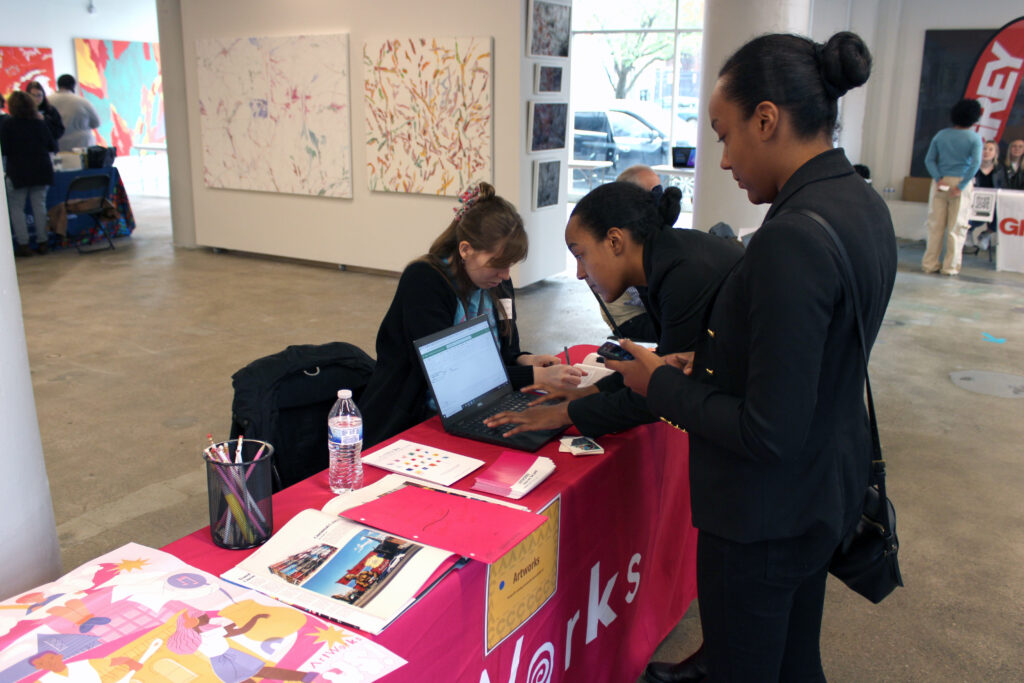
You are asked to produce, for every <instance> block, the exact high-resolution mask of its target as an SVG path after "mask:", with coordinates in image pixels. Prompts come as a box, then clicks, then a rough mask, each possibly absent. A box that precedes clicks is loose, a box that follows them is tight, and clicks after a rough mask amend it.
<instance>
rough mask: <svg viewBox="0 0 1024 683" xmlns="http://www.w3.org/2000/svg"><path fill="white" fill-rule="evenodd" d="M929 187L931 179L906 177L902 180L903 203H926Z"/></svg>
mask: <svg viewBox="0 0 1024 683" xmlns="http://www.w3.org/2000/svg"><path fill="white" fill-rule="evenodd" d="M931 187H932V179H931V178H915V177H913V176H909V175H908V176H907V177H906V178H904V179H903V201H905V202H925V203H927V202H928V192H930V191H931Z"/></svg>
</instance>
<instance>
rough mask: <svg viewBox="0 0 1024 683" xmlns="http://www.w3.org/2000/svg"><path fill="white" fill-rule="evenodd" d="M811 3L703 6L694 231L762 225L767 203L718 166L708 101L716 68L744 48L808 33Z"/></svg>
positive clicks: (742, 1) (741, 0)
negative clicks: (767, 38) (753, 199)
mask: <svg viewBox="0 0 1024 683" xmlns="http://www.w3.org/2000/svg"><path fill="white" fill-rule="evenodd" d="M810 16H811V0H792V1H784V0H782V1H776V2H757V3H752V2H748V1H747V0H714V2H707V3H705V4H704V37H703V47H702V48H701V83H700V97H701V104H702V106H703V107H704V115H703V116H702V117H701V120H700V121H701V123H700V126H699V129H698V133H697V150H698V153H697V177H696V180H695V186H694V201H693V227H694V228H697V229H699V230H705V231H706V230H707V229H708V228H710V227H711V226H712V225H714V224H715V223H717V222H719V221H724V222H726V223H728V224H729V225H731V226H732V228H733V230H735V231H737V232H739V231H740V230H741V229H743V228H755V227H757V226H759V225H760V224H761V221H762V220H763V219H764V214H765V212H766V211H767V210H768V205H767V204H765V205H761V206H755V205H753V204H751V203H750V202H749V201H748V200H747V193H746V192H744V191H742V190H740V189H739V188H738V187H737V186H736V182H735V181H734V180H733V179H732V176H731V175H730V174H729V172H728V171H723V170H722V169H721V167H720V166H719V163H720V162H721V160H722V149H721V145H720V144H719V143H718V138H717V136H716V135H715V132H714V131H713V130H711V125H710V122H709V121H708V118H707V103H708V100H709V99H710V98H711V91H712V90H713V89H714V87H715V81H716V80H718V70H719V69H721V68H722V65H723V64H724V63H725V60H726V59H728V58H729V55H731V54H732V53H733V52H735V51H736V50H737V49H738V48H739V47H740V46H742V45H743V44H744V43H746V42H747V41H748V40H750V39H751V38H755V37H756V36H759V35H761V34H764V33H799V34H801V35H807V33H808V30H809V26H810Z"/></svg>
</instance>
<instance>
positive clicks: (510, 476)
mask: <svg viewBox="0 0 1024 683" xmlns="http://www.w3.org/2000/svg"><path fill="white" fill-rule="evenodd" d="M554 471H555V463H553V462H552V461H551V458H545V457H544V456H542V455H531V454H530V453H521V452H518V451H504V452H502V454H501V456H500V457H499V458H498V459H497V460H496V461H495V462H494V464H493V465H491V466H490V467H488V468H487V469H486V470H484V471H483V472H481V473H480V476H478V477H477V478H476V483H475V484H473V486H471V487H470V488H472V489H473V490H474V491H483V492H484V493H493V494H494V495H497V496H506V497H508V498H522V497H523V496H525V495H526V494H527V493H529V492H530V491H532V490H533V488H534V487H535V486H537V484H539V483H541V482H542V481H544V480H545V479H547V478H548V477H549V476H550V475H551V473H552V472H554Z"/></svg>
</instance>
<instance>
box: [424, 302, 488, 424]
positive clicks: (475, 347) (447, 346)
mask: <svg viewBox="0 0 1024 683" xmlns="http://www.w3.org/2000/svg"><path fill="white" fill-rule="evenodd" d="M416 350H417V351H418V352H419V354H420V360H421V361H422V363H423V369H424V370H425V371H426V374H427V381H428V382H430V386H431V388H432V389H433V390H434V397H435V399H436V400H437V407H438V409H439V410H440V411H441V415H443V416H444V417H446V418H448V417H451V416H452V415H454V414H455V413H457V412H459V411H460V410H462V409H464V408H466V407H468V406H470V405H472V404H473V403H475V402H476V401H477V399H479V398H480V397H481V396H483V395H484V394H486V393H488V392H490V391H494V390H495V389H498V388H500V387H502V386H503V385H505V384H508V374H507V373H506V372H505V364H504V363H503V362H502V360H501V354H500V353H498V347H497V346H496V345H495V343H494V337H493V336H492V335H491V328H490V325H489V324H488V322H487V316H483V315H482V316H479V317H476V318H473V319H472V320H467V321H466V322H464V323H460V324H459V325H456V326H455V327H449V328H448V329H447V330H442V331H441V332H438V333H437V334H432V335H430V336H428V337H424V338H423V339H417V340H416Z"/></svg>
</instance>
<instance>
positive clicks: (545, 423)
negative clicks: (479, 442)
mask: <svg viewBox="0 0 1024 683" xmlns="http://www.w3.org/2000/svg"><path fill="white" fill-rule="evenodd" d="M544 398H545V399H547V398H548V397H544ZM484 424H485V425H487V426H488V427H490V428H492V429H493V428H495V427H500V426H501V425H505V424H514V425H516V426H515V427H513V428H512V429H510V430H508V431H507V432H505V434H504V436H512V435H513V434H518V433H519V432H533V431H537V430H539V429H558V428H559V427H565V426H567V425H571V424H572V420H570V419H569V403H568V402H563V403H559V404H558V405H553V406H535V407H533V408H527V409H526V410H524V411H522V412H518V413H517V412H514V411H505V412H503V413H498V414H497V415H492V416H491V417H489V418H487V419H486V420H484Z"/></svg>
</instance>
